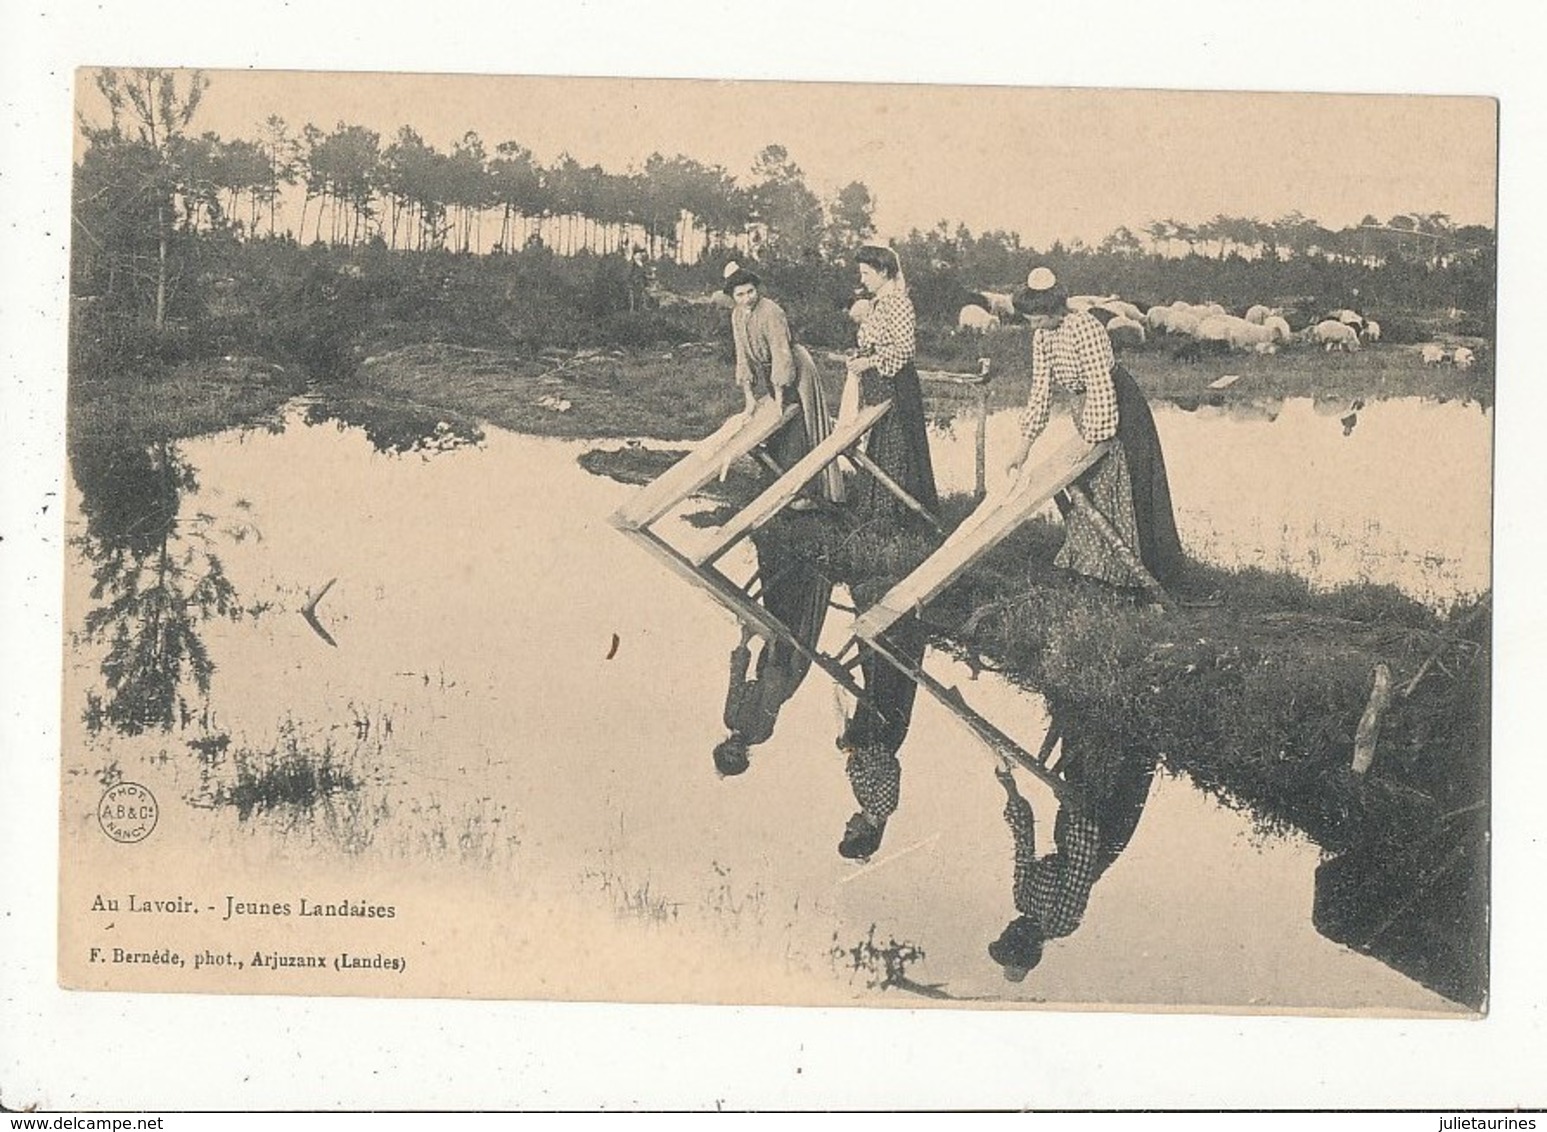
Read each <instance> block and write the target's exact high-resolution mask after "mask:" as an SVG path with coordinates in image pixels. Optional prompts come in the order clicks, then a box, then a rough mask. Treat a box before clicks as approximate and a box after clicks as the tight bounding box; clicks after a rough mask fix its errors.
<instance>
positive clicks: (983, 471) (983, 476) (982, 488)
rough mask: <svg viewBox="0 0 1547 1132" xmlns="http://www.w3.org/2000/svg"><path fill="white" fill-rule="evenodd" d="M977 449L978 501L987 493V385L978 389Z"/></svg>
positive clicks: (976, 488)
mask: <svg viewBox="0 0 1547 1132" xmlns="http://www.w3.org/2000/svg"><path fill="white" fill-rule="evenodd" d="M977 441H978V449H977V468H976V471H977V476H976V479H975V481H974V486H975V495H976V497H977V499H978V500H979V501H981V500H982V499H983V497H984V496H986V495H987V494H988V387H987V386H983V387H980V388H979V389H978V436H977Z"/></svg>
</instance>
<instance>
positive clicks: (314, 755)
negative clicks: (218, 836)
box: [194, 726, 362, 822]
mask: <svg viewBox="0 0 1547 1132" xmlns="http://www.w3.org/2000/svg"><path fill="white" fill-rule="evenodd" d="M194 750H195V752H196V753H197V755H198V756H199V760H200V769H201V772H202V775H201V777H202V779H203V782H202V784H201V795H200V797H199V798H198V799H197V801H198V802H200V803H201V804H203V805H206V806H209V807H211V808H219V807H226V806H228V807H231V808H233V809H235V810H236V816H237V819H238V820H239V821H244V822H245V821H248V820H249V819H251V818H253V817H255V816H263V815H269V814H278V815H282V816H283V817H285V818H288V819H291V820H296V819H301V818H304V817H307V816H309V815H311V814H312V813H314V812H315V811H316V810H317V809H318V808H319V807H320V806H323V805H324V804H326V803H327V802H328V801H329V800H330V799H332V798H333V796H334V795H336V794H352V793H354V792H356V791H358V790H359V789H360V786H361V781H362V779H361V777H360V776H359V774H358V773H357V771H356V770H355V769H354V768H352V767H350V766H347V765H345V763H344V761H343V759H342V758H341V757H340V755H339V754H338V752H337V751H336V750H335V749H334V747H333V743H332V740H330V739H324V740H322V742H321V743H320V744H319V745H315V746H314V745H313V744H312V742H311V741H309V740H308V739H306V738H305V737H303V736H302V735H300V734H299V733H298V731H297V730H296V729H295V728H294V727H291V726H287V727H285V728H284V729H283V731H282V733H281V736H280V740H279V743H278V744H276V745H275V746H274V747H272V748H269V749H267V750H254V749H252V748H248V747H236V748H235V749H231V748H230V747H229V746H228V745H227V744H219V743H213V742H210V743H204V744H201V745H199V746H195V747H194Z"/></svg>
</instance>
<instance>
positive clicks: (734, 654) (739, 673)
mask: <svg viewBox="0 0 1547 1132" xmlns="http://www.w3.org/2000/svg"><path fill="white" fill-rule="evenodd" d="M751 662H752V650H751V649H749V648H747V646H746V645H737V646H736V647H735V648H733V649H732V650H731V672H730V683H729V684H728V685H727V686H726V689H725V713H724V715H725V726H726V727H729V728H730V729H731V730H732V731H734V730H736V729H737V728H738V727H740V726H741V701H742V700H743V699H744V698H745V697H746V694H747V668H748V667H749V666H750V664H751Z"/></svg>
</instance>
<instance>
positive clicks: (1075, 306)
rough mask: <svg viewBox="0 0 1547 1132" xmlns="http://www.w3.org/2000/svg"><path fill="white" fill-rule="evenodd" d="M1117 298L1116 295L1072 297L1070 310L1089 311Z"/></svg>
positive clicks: (1070, 297) (1070, 298)
mask: <svg viewBox="0 0 1547 1132" xmlns="http://www.w3.org/2000/svg"><path fill="white" fill-rule="evenodd" d="M1115 298H1117V296H1116V295H1070V296H1069V309H1070V310H1072V311H1088V310H1090V308H1091V307H1094V306H1099V305H1100V304H1102V303H1107V302H1110V301H1111V300H1113V299H1115Z"/></svg>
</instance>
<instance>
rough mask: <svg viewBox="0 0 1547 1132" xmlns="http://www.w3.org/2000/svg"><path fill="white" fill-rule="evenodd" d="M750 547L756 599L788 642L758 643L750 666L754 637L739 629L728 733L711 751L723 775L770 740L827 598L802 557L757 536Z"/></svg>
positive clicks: (802, 674) (807, 659)
mask: <svg viewBox="0 0 1547 1132" xmlns="http://www.w3.org/2000/svg"><path fill="white" fill-rule="evenodd" d="M753 543H754V546H755V548H756V555H757V578H758V584H759V585H760V587H761V593H760V595H759V600H760V602H761V603H762V605H763V607H764V608H765V609H766V610H767V611H768V613H769V614H770V615H771V616H772V617H773V618H774V619H775V620H776V621H777V622H778V623H779V624H780V625H782V626H783V627H784V628H785V629H787V630H788V631H789V633H790V636H791V637H792V638H793V640H786V639H783V638H779V637H775V638H774V639H772V640H765V641H763V643H762V646H761V649H760V650H759V653H758V657H757V664H756V666H755V667H753V666H752V652H751V647H750V646H751V644H752V641H753V640H754V638H755V633H754V630H753V628H752V627H751V626H749V625H746V624H743V625H742V627H741V641H740V643H738V644H737V645H736V647H735V648H734V649H733V650H732V651H731V658H730V684H729V687H728V688H727V689H726V692H725V710H724V713H723V715H724V720H725V726H726V728H727V730H728V731H729V734H728V735H727V736H726V737H725V738H724V739H723V740H721V741H720V743H719V744H718V745H717V746H716V747H715V749H714V765H715V768H716V769H717V770H718V771H719V772H720V773H721V774H723V775H736V774H741V773H742V772H743V771H745V770H746V769H747V766H748V763H749V757H748V748H750V747H753V746H756V745H757V744H759V743H766V742H767V741H768V740H769V739H770V738H772V736H773V732H774V727H775V725H776V724H777V723H778V721H779V711H780V709H781V708H783V707H784V705H785V704H786V703H788V702H789V700H790V697H791V696H793V695H794V694H795V692H796V691H797V690H798V689H799V688H800V685H801V682H802V681H803V680H805V678H806V674H807V673H808V672H809V671H810V670H811V653H812V652H813V650H815V649H816V648H817V642H818V640H819V638H820V637H821V635H822V625H823V622H825V621H826V619H827V610H828V606H829V605H830V604H831V602H832V595H833V584H832V582H831V581H829V580H828V579H826V578H824V577H823V576H822V575H821V574H820V573H819V572H818V571H817V570H816V569H815V568H814V567H812V565H811V564H810V563H809V562H807V561H806V560H805V559H804V558H802V557H800V556H798V555H795V554H792V553H790V552H789V551H788V550H785V549H783V548H781V546H780V545H779V543H778V542H777V540H774V539H770V538H768V537H766V536H764V535H758V536H756V537H755V538H754V539H753ZM749 673H750V675H749Z"/></svg>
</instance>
